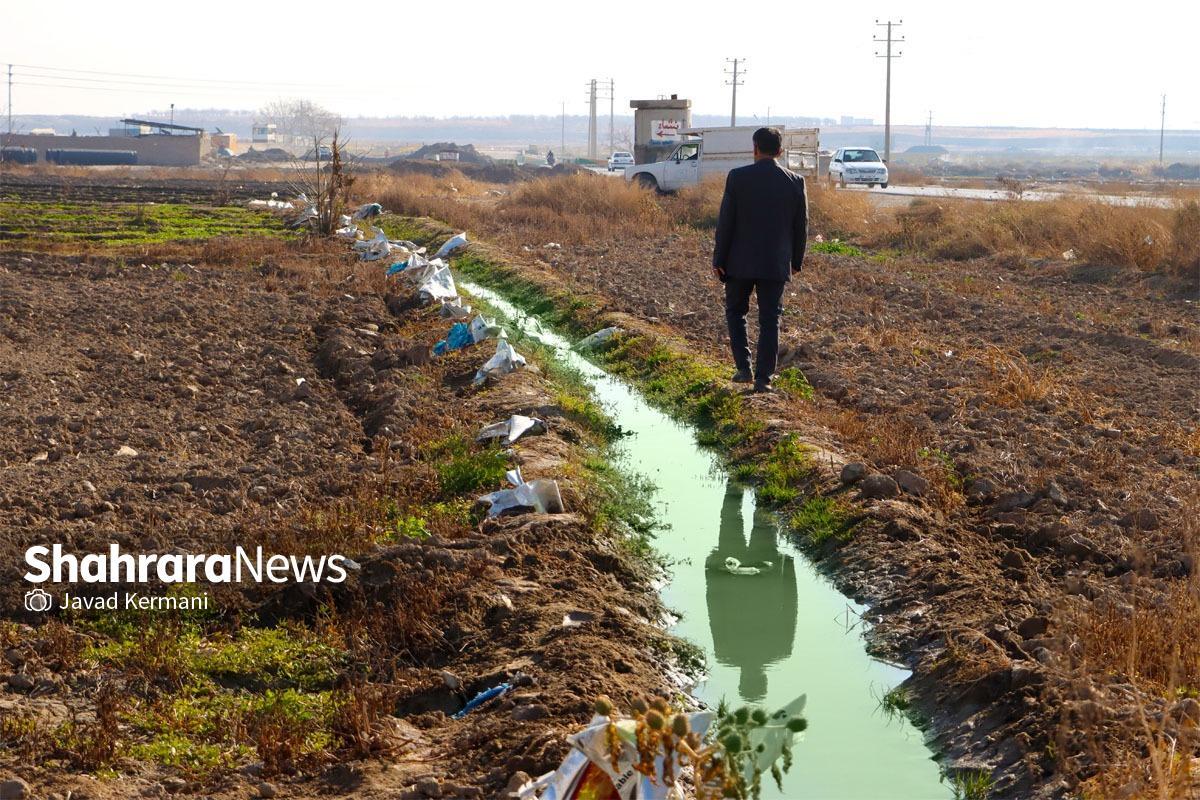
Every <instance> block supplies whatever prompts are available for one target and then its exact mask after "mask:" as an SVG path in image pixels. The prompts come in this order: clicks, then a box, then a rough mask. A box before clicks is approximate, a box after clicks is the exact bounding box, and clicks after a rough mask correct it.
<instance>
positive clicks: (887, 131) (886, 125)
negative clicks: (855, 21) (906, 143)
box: [875, 19, 904, 163]
mask: <svg viewBox="0 0 1200 800" xmlns="http://www.w3.org/2000/svg"><path fill="white" fill-rule="evenodd" d="M903 24H904V20H902V19H901V20H897V21H895V22H892V21H891V20H890V19H889V20H888V21H887V22H880V21H879V20H875V26H876V27H878V28H884V27H886V28H887V37H886V38H884V39H880V38H879V37H878V36H876V37H875V41H877V42H886V43H887V50H886V52H885V53H884V54H883V55H880V54H879V53H876V54H875V56H876V57H877V58H886V59H887V88H886V90H885V92H886V94H885V100H884V106H883V161H884V163H887V162H888V161H890V160H891V158H892V59H893V58H899V57H900V56H902V55H903V52H900V51H897V52H896V54H895V55H893V54H892V44H893V43H895V44H900V43H901V42H903V41H904V37H903V36H901V37H899V38H895V37H893V36H892V28H898V27H900V26H901V25H903Z"/></svg>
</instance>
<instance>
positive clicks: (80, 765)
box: [55, 682, 122, 772]
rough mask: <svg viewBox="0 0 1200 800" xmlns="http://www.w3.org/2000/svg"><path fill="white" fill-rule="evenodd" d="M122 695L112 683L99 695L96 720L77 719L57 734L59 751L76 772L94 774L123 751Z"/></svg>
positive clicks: (72, 720)
mask: <svg viewBox="0 0 1200 800" xmlns="http://www.w3.org/2000/svg"><path fill="white" fill-rule="evenodd" d="M121 708H122V703H121V693H120V691H119V690H118V689H117V687H116V686H115V685H114V684H112V683H109V682H106V683H102V684H101V685H100V687H99V689H97V691H96V713H95V718H94V719H90V720H86V721H83V720H80V719H79V718H77V717H75V718H72V719H71V720H69V721H68V722H66V723H64V724H63V725H62V726H61V727H60V728H59V729H58V731H57V732H56V735H55V739H56V743H55V744H56V748H57V750H58V751H59V754H60V755H62V756H64V757H65V758H66V759H67V760H68V761H69V762H70V763H71V765H72V766H73V767H75V768H76V769H81V770H87V771H89V772H94V771H95V770H98V769H102V768H104V767H108V766H110V765H112V764H113V762H115V761H116V759H117V756H118V755H119V754H120V751H121V739H120V735H121V732H120V726H119V724H118V721H119V714H120V711H121Z"/></svg>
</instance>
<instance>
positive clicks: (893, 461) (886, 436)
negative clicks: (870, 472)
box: [817, 406, 925, 467]
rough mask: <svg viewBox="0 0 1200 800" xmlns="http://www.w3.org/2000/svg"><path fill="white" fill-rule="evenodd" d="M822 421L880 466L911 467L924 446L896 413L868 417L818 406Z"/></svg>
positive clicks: (909, 423)
mask: <svg viewBox="0 0 1200 800" xmlns="http://www.w3.org/2000/svg"><path fill="white" fill-rule="evenodd" d="M817 414H818V416H819V417H820V418H821V421H822V422H823V423H824V424H825V425H826V426H828V427H829V428H830V430H832V431H834V432H835V433H837V434H838V437H839V440H840V441H843V442H846V443H847V444H849V445H851V446H852V447H853V449H855V450H857V451H859V452H861V453H870V454H871V459H872V460H873V461H874V462H875V463H877V464H881V465H884V464H886V465H891V466H900V467H913V466H915V465H916V464H917V462H918V461H919V460H920V453H921V450H922V448H923V447H924V446H925V443H924V439H923V437H922V436H921V432H920V431H919V430H918V429H917V427H916V426H915V425H913V424H912V423H911V422H909V421H908V420H907V419H905V418H903V417H901V416H899V415H896V414H889V413H884V414H875V415H867V414H864V413H861V412H856V411H853V410H851V409H843V408H834V407H824V406H818V407H817Z"/></svg>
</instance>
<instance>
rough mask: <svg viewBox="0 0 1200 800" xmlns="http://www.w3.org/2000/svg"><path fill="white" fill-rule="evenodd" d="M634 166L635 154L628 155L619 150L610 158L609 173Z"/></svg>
mask: <svg viewBox="0 0 1200 800" xmlns="http://www.w3.org/2000/svg"><path fill="white" fill-rule="evenodd" d="M632 166H633V153H627V152H625V151H624V150H617V151H615V152H614V153H613V154H612V155H611V156H609V157H608V171H609V172H612V171H613V170H617V169H625V168H626V167H632Z"/></svg>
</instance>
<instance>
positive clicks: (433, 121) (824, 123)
mask: <svg viewBox="0 0 1200 800" xmlns="http://www.w3.org/2000/svg"><path fill="white" fill-rule="evenodd" d="M135 116H137V117H140V118H148V119H156V120H157V119H163V120H165V119H167V118H168V116H169V112H165V113H164V112H161V111H146V112H139V113H137V114H135ZM254 118H255V114H254V112H252V111H236V110H228V109H176V111H175V122H177V123H180V124H183V125H194V126H197V127H203V128H205V129H207V130H209V131H215V130H217V129H220V130H222V131H224V132H226V133H236V134H237V135H238V137H239V138H242V139H248V138H249V136H250V126H251V124H252V123H253V121H254ZM758 121H759V120H757V119H756V118H754V117H749V118H745V117H743V118H741V119H739V120H738V122H739V123H740V124H742V125H753V124H755V123H756V122H758ZM13 122H14V125H13V128H14V130H15V131H29V130H31V129H33V128H53V129H54V130H55V131H57V132H58V133H71V132H72V131H75V132H77V133H78V134H79V135H81V136H89V135H96V134H97V133H100V134H105V133H107V132H108V129H109V128H111V127H114V126H115V125H116V124H117V120H116V118H114V117H95V116H76V115H69V114H68V115H32V114H26V115H14V117H13ZM692 122H693V124H695V125H697V126H715V125H725V124H727V123H728V117H726V116H723V115H716V114H696V115H695V116H693V118H692ZM762 122H763V124H766V120H762ZM771 122H772V123H773V124H776V125H786V126H790V127H811V126H819V127H820V128H821V145H822V147H826V148H836V147H845V146H851V145H866V146H873V147H878V148H882V147H883V126H882V125H870V126H856V127H841V126H837V125H833V124H832V123H833V120H831V119H822V118H818V117H772V118H771ZM613 123H614V129H615V133H616V139H617V141H618V143H620V141H621V139H622V138H623V137H627V136H628V135H629V134H630V131H632V128H633V117H632V116H631V115H628V114H624V115H618V116H616V117H615V119H614V120H613ZM563 128H564V120H563V119H562V118H561V117H558V116H548V115H541V116H537V115H513V116H508V117H466V116H464V117H447V118H434V117H351V118H348V119H347V120H346V121H345V125H344V127H343V129H342V130H343V133H344V134H345V135H346V136H347V137H348V138H349V139H350V140H351V141H352V142H353V141H358V142H360V143H362V142H366V143H372V144H381V145H383V146H384V147H385V148H387V147H388V146H389V145H390V146H399V145H407V146H410V147H417V146H420V145H425V144H432V143H435V142H444V141H454V142H461V143H463V144H467V143H471V144H474V145H476V146H477V147H523V146H526V145H539V146H541V147H545V146H556V145H557V144H558V143H559V140H560V138H561V137H563V136H564V131H563ZM608 133H609V120H608V117H607V116H603V115H602V116H601V117H600V119H599V137H598V138H599V140H600V149H601V151H605V150H607V148H608V138H609V137H608ZM565 138H566V141H567V145H568V146H569V147H571V148H573V149H578V148H580V147H582V146H583V144H584V143H585V142H586V140H587V117H585V116H582V115H571V116H567V118H566V120H565ZM924 140H925V129H924V126H920V125H896V126H893V127H892V149H893V152H895V153H903V152H905V151H906V149H909V148H912V147H920V146H922V145H923V144H924ZM933 141H934V145H936V146H938V147H943V148H945V149H946V150H947V151H950V152H974V153H1000V154H1012V155H1016V154H1021V153H1033V154H1054V153H1063V154H1070V155H1077V156H1084V157H1090V158H1095V159H1104V158H1111V159H1117V158H1130V157H1150V156H1153V157H1157V156H1158V131H1147V130H1093V129H1067V128H1062V129H1057V128H1049V129H1047V128H988V127H936V128H934V135H933ZM1165 150H1166V153H1167V155H1168V157H1169V158H1171V159H1172V160H1175V161H1189V162H1190V161H1197V160H1200V131H1168V132H1167V135H1166V146H1165Z"/></svg>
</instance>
